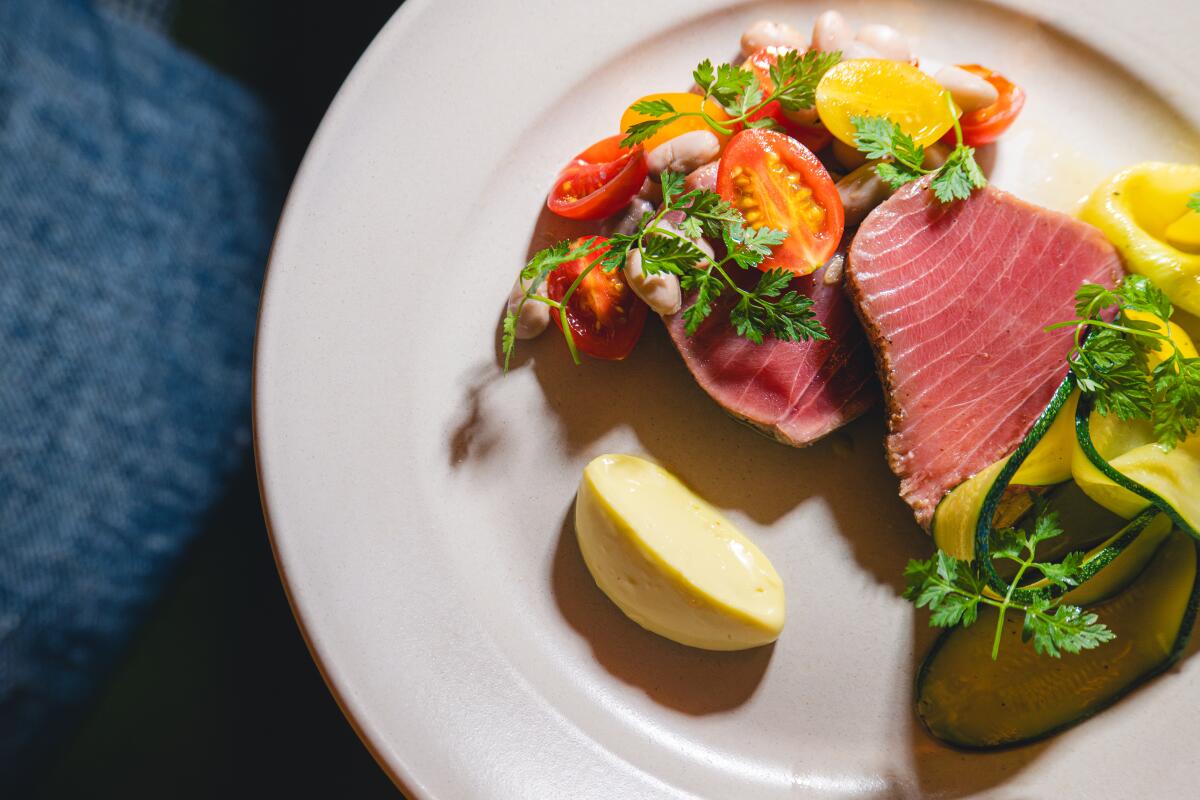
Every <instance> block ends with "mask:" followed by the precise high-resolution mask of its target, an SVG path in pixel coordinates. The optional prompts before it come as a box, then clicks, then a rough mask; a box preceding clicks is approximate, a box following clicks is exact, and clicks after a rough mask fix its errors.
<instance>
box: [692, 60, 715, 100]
mask: <svg viewBox="0 0 1200 800" xmlns="http://www.w3.org/2000/svg"><path fill="white" fill-rule="evenodd" d="M716 79H717V73H716V70H714V69H713V64H712V62H711V61H709V60H708V59H707V58H706V59H704V60H703V61H701V62H700V63H699V64H697V65H696V68H695V69H694V70H692V80H694V81H695V82H696V85H697V86H699V87H700V88H701V89H703V90H704V91H705V93H706V94H707V93H708V88H709V87H710V86H712V82H713V81H715V80H716Z"/></svg>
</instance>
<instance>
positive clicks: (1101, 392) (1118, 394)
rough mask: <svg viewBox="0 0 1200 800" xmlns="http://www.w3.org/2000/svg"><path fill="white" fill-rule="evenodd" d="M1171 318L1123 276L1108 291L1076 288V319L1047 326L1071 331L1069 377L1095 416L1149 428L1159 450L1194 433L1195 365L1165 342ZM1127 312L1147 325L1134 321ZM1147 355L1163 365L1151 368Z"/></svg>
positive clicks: (1148, 284)
mask: <svg viewBox="0 0 1200 800" xmlns="http://www.w3.org/2000/svg"><path fill="white" fill-rule="evenodd" d="M1113 308H1115V309H1116V313H1115V314H1111V313H1107V316H1109V317H1111V318H1112V320H1113V321H1112V322H1111V323H1109V322H1106V321H1105V316H1106V312H1111V311H1112V310H1113ZM1174 310H1175V309H1174V307H1173V306H1172V305H1171V301H1170V299H1169V298H1168V297H1167V295H1166V293H1164V292H1163V291H1162V290H1161V289H1159V288H1158V287H1157V286H1156V285H1155V284H1154V282H1153V281H1151V280H1150V279H1149V278H1146V277H1145V276H1142V275H1129V276H1127V277H1126V278H1125V280H1124V281H1122V282H1121V285H1120V286H1118V287H1116V288H1115V289H1107V288H1105V287H1102V286H1096V285H1094V284H1084V285H1083V286H1082V287H1080V288H1079V290H1078V291H1077V292H1076V293H1075V311H1076V314H1077V315H1078V318H1077V319H1074V320H1069V321H1067V322H1062V323H1057V324H1055V325H1051V326H1049V327H1050V328H1051V329H1054V328H1062V327H1074V328H1075V346H1074V348H1073V349H1072V351H1071V355H1070V358H1069V363H1070V366H1071V371H1072V372H1073V373H1074V375H1075V377H1076V379H1077V380H1078V381H1079V388H1080V390H1081V391H1083V392H1085V393H1087V394H1088V395H1091V397H1092V400H1093V403H1094V405H1095V408H1096V411H1097V412H1099V413H1100V414H1102V415H1108V414H1115V415H1116V417H1117V418H1118V419H1121V420H1131V419H1146V420H1150V422H1151V423H1152V425H1153V428H1154V434H1155V437H1156V438H1157V439H1158V442H1159V444H1161V445H1162V446H1163V447H1165V448H1167V449H1171V448H1173V447H1175V446H1177V445H1178V444H1179V443H1180V442H1181V441H1183V440H1184V439H1186V438H1187V437H1189V436H1192V435H1194V434H1196V433H1197V431H1198V430H1200V363H1198V362H1200V359H1195V358H1187V357H1185V356H1184V355H1183V354H1182V353H1181V352H1180V351H1179V349H1178V348H1177V347H1176V346H1175V342H1174V341H1173V340H1172V339H1171V334H1170V330H1171V328H1170V319H1171V315H1172V314H1173V313H1174ZM1132 311H1137V312H1140V313H1142V314H1144V315H1149V316H1150V317H1151V319H1150V320H1146V319H1144V318H1143V319H1134V318H1132V317H1131V316H1130V312H1132ZM1085 333H1086V334H1087V336H1086V338H1084V335H1085ZM1155 354H1161V355H1162V356H1163V357H1161V358H1158V359H1156V360H1157V361H1158V363H1157V364H1156V365H1155V366H1154V367H1153V368H1151V366H1150V364H1151V363H1152V362H1151V356H1152V355H1155Z"/></svg>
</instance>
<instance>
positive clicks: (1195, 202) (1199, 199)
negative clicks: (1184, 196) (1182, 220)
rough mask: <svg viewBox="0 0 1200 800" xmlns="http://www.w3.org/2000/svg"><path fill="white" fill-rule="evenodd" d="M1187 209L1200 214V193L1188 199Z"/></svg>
mask: <svg viewBox="0 0 1200 800" xmlns="http://www.w3.org/2000/svg"><path fill="white" fill-rule="evenodd" d="M1187 207H1188V208H1190V209H1191V210H1192V211H1195V212H1196V213H1197V214H1200V192H1196V193H1194V194H1193V195H1192V196H1191V197H1189V198H1188V201H1187Z"/></svg>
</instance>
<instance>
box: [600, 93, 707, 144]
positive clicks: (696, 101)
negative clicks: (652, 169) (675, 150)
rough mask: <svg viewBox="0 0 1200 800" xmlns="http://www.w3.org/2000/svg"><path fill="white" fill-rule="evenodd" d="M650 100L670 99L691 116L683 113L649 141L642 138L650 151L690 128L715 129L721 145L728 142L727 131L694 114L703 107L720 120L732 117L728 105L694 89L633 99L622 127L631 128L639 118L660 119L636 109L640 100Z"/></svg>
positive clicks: (680, 110) (622, 121)
mask: <svg viewBox="0 0 1200 800" xmlns="http://www.w3.org/2000/svg"><path fill="white" fill-rule="evenodd" d="M648 100H666V101H667V102H668V103H670V104H671V108H673V109H675V110H676V111H677V112H688V113H689V116H686V117H680V118H679V119H677V120H675V121H674V122H672V123H669V124H668V125H665V126H664V127H662V128H660V129H659V131H658V133H656V134H654V135H653V136H651V137H650V138H649V139H647V140H646V141H644V142H642V146H643V147H645V148H646V152H647V153H649V152H650V151H651V150H653V149H654V148H656V147H658V146H659V145H660V144H662V143H663V142H667V141H670V140H671V139H674V138H675V137H676V136H682V135H683V134H685V133H689V132H690V131H712V133H713V134H714V135H715V136H716V137H717V141H718V142H720V143H721V146H722V147H724V146H725V142H727V141H729V136H728V135H726V134H723V133H717V132H716V131H714V130H713V129H712V128H711V127H710V126H709V124H708V123H707V122H705V121H704V119H703V118H702V117H696V116H690V114H694V113H695V112H697V111H700V110H703V111H704V113H705V114H707V115H708V116H709V117H711V118H712V119H714V120H716V121H717V122H724V121H725V120H727V119H729V115H728V114H726V113H725V109H723V108H721V106H720V105H719V104H718V103H717V101H716V100H713V99H712V98H709V99H708V100H705V99H704V98H703V97H701V96H700V95H698V94H692V93H691V92H666V93H659V94H648V95H646V96H645V97H642V98H639V99H638V100H637V101H636V102H634V103H631V104H630V105H629V107H628V108H626V109H625V113H623V114H621V130H622V131H627V130H629V126H630V125H633V124H634V123H637V122H646V121H647V120H651V119H656V117H648V116H646V115H645V114H640V113H638V112H637V111H634V110H633V107H634V106H635V105H637V104H638V103H643V102H646V101H648Z"/></svg>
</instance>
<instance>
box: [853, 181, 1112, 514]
mask: <svg viewBox="0 0 1200 800" xmlns="http://www.w3.org/2000/svg"><path fill="white" fill-rule="evenodd" d="M927 183H928V179H926V180H924V181H920V182H917V183H913V184H910V185H908V186H906V187H905V188H903V189H901V190H900V191H899V192H897V193H896V194H895V195H893V196H892V197H891V198H890V199H888V200H886V201H884V203H883V204H882V205H880V206H879V207H878V208H876V209H875V210H874V211H873V212H871V215H870V216H869V217H867V219H866V220H865V221H864V222H863V224H862V227H861V228H859V231H858V235H857V236H856V237H855V239H854V243H853V245H852V246H851V248H850V259H849V264H848V267H847V290H848V291H849V293H850V296H851V298H852V299H853V300H854V303H855V305H856V307H857V310H858V314H859V317H860V318H861V319H862V321H863V325H864V327H865V328H866V330H867V335H868V337H869V338H870V340H871V344H872V347H873V349H874V351H875V357H876V361H877V364H878V367H879V374H880V377H881V378H882V381H883V384H884V396H885V398H886V400H887V403H888V411H889V420H888V426H889V435H888V440H887V448H888V460H889V462H890V463H891V466H892V469H893V471H895V473H896V474H897V475H898V476H899V477H900V494H901V496H903V498H904V499H905V500H906V501H907V502H908V504H909V505H911V506H912V508H913V511H914V513H915V514H916V517H917V521H918V522H920V523H921V524H922V525H924V526H926V527H928V525H929V522H930V520H931V518H932V517H933V512H934V509H935V508H936V507H937V504H938V502H939V501H940V500H941V499H942V497H943V496H944V495H945V494H946V493H947V492H948V491H950V490H951V489H953V488H954V487H955V486H957V485H958V484H959V483H961V482H962V481H963V480H965V479H967V478H969V477H970V476H971V475H973V474H975V473H976V472H978V471H979V470H981V469H983V468H984V467H986V466H987V465H989V464H991V463H992V462H994V461H996V460H998V459H1000V458H1003V457H1004V456H1005V455H1007V454H1008V453H1009V452H1011V451H1012V450H1013V449H1014V448H1015V447H1016V445H1017V444H1018V442H1020V440H1021V438H1022V437H1023V436H1024V435H1025V433H1026V432H1027V431H1028V430H1029V428H1030V426H1031V424H1032V423H1033V421H1034V419H1036V418H1037V416H1038V415H1039V414H1040V413H1041V412H1042V410H1043V409H1044V408H1045V406H1046V403H1047V402H1048V401H1049V399H1050V396H1051V395H1052V394H1053V393H1054V389H1055V388H1056V387H1057V386H1058V384H1059V383H1060V382H1061V381H1062V379H1063V377H1064V375H1065V373H1066V370H1067V366H1066V359H1067V355H1068V354H1069V352H1070V350H1071V344H1072V336H1073V332H1072V331H1071V330H1058V331H1053V332H1047V331H1046V330H1045V329H1044V328H1045V326H1046V325H1047V324H1048V323H1051V322H1057V321H1059V320H1066V319H1071V318H1072V317H1073V316H1074V297H1075V290H1076V289H1078V288H1079V286H1080V284H1083V283H1086V282H1092V283H1102V284H1104V285H1106V286H1112V285H1113V284H1114V283H1115V282H1116V281H1118V280H1119V279H1120V277H1121V274H1122V269H1121V262H1120V259H1119V258H1118V256H1117V254H1116V251H1115V250H1114V249H1113V247H1112V245H1110V244H1109V243H1108V242H1107V241H1106V240H1105V239H1104V237H1103V236H1102V235H1101V234H1100V232H1099V231H1098V230H1096V229H1095V228H1093V227H1091V226H1090V225H1087V224H1085V223H1083V222H1080V221H1079V220H1076V219H1074V218H1073V217H1069V216H1067V215H1066V214H1061V213H1059V212H1057V211H1049V210H1047V209H1044V208H1039V207H1038V206H1035V205H1032V204H1030V203H1026V202H1025V201H1023V200H1020V199H1018V198H1016V197H1014V196H1013V195H1011V194H1008V193H1007V192H1003V191H1000V190H999V189H995V188H993V187H990V186H989V187H987V188H985V189H982V190H980V191H977V192H975V193H974V194H973V195H971V197H970V199H968V200H965V201H962V202H958V203H952V204H950V205H940V204H938V203H937V201H936V200H935V199H934V197H933V194H932V193H931V192H929V191H926V185H927Z"/></svg>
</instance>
